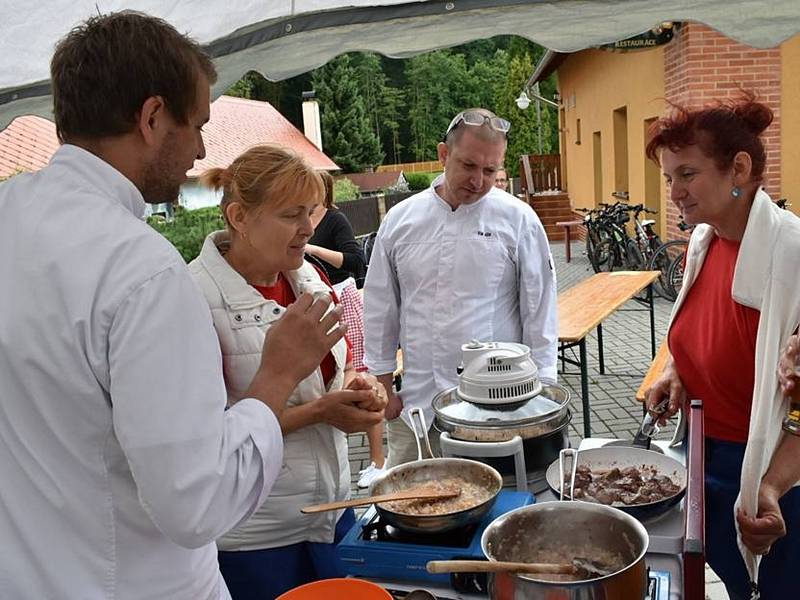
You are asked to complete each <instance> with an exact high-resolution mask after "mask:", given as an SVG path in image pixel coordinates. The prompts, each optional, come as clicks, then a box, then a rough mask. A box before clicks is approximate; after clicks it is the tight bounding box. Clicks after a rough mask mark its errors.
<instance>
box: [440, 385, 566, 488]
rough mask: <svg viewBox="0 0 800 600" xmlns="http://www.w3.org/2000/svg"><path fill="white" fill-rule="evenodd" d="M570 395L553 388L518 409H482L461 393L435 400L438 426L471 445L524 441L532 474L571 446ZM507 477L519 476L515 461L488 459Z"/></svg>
mask: <svg viewBox="0 0 800 600" xmlns="http://www.w3.org/2000/svg"><path fill="white" fill-rule="evenodd" d="M569 401H570V393H569V390H567V389H566V388H565V387H563V386H560V385H557V384H549V385H545V386H543V387H542V391H541V392H540V393H539V394H537V395H536V396H534V397H532V398H530V399H528V400H525V401H524V402H518V403H515V404H494V405H482V404H476V403H471V402H467V401H465V400H463V399H461V398H460V397H459V395H458V388H452V389H450V390H446V391H444V392H442V393H440V394H438V395H437V396H436V397H435V398H434V399H433V410H434V413H435V414H436V421H435V423H434V426H435V427H436V428H437V429H439V430H440V431H446V432H448V433H449V434H450V436H451V437H453V438H455V439H459V440H464V441H468V442H504V441H507V440H510V439H512V438H514V437H515V436H520V437H521V438H522V445H523V448H524V452H525V465H526V468H527V470H528V471H529V472H530V471H537V470H539V469H544V468H546V467H547V466H548V465H549V464H550V463H551V462H552V461H553V460H555V459H556V458H558V452H559V451H560V450H561V449H562V448H566V447H567V446H569V423H570V421H571V420H572V413H571V412H570V410H569V408H568V407H569ZM486 462H487V463H488V464H491V465H492V466H494V467H495V468H497V469H498V470H499V471H500V472H501V473H503V474H509V473H514V461H513V458H510V457H504V458H495V459H487V460H486Z"/></svg>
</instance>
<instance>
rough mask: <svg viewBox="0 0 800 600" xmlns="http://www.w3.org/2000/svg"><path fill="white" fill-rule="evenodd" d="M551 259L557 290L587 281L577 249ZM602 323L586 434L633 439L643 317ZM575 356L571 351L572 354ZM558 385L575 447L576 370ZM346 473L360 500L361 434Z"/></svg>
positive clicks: (593, 344)
mask: <svg viewBox="0 0 800 600" xmlns="http://www.w3.org/2000/svg"><path fill="white" fill-rule="evenodd" d="M552 253H553V258H554V260H555V262H556V266H557V272H558V289H559V291H563V290H566V289H568V288H570V287H572V286H573V285H575V284H576V283H578V282H579V281H582V280H583V279H586V278H587V277H589V276H591V275H592V269H591V266H590V265H589V261H588V260H587V258H586V256H585V254H584V252H583V244H582V243H579V242H575V243H573V246H572V261H571V262H570V263H569V264H567V263H566V262H565V255H564V244H563V242H554V243H553V246H552ZM622 308H623V310H620V311H617V312H616V313H615V314H613V315H612V316H611V317H609V318H608V319H607V320H606V321H604V323H603V347H604V352H605V365H606V373H605V374H604V375H600V373H599V369H598V364H599V362H598V354H597V351H598V348H597V339H596V334H595V333H592V334H591V335H590V336H589V341H588V342H587V351H588V355H589V377H590V383H589V395H590V402H591V426H592V433H593V435H595V436H598V437H633V435H634V434H635V433H636V430H637V429H638V427H639V423H640V421H641V418H642V408H641V405H640V404H639V403H638V402H636V400H635V397H636V390H637V389H638V388H639V384H640V383H641V381H642V378H643V377H644V374H645V373H646V372H647V369H648V367H649V365H650V360H651V356H650V331H649V328H650V325H649V316H648V313H647V312H646V311H641V312H628V309H640V308H643V307H642V306H641V305H640V304H638V303H637V302H634V301H631V302H629V303H628V304H626V305H625V306H624V307H622ZM671 308H672V303H671V302H667V301H665V300H663V299H660V298H658V299H656V303H655V321H656V344H657V345H658V344H660V343H661V340H662V339H663V338H664V335H665V333H666V328H667V322H668V320H669V315H670V310H671ZM576 351H577V349H576ZM559 382H560V383H562V384H563V385H565V386H566V387H567V388H569V390H570V392H571V393H572V401H571V403H572V412H573V419H572V423H571V426H570V430H571V432H570V438H571V440H572V442H573V445H577V443H578V442H579V441H580V439H581V438H582V436H583V413H582V406H581V397H580V373H579V372H578V369H577V367H572V366H570V365H567V372H566V373H559ZM671 435H672V428H671V427H668V428H665V429H664V430H663V431H662V432H661V433H660V434H659V436H658V437H659V439H661V438H665V439H669V437H670V436H671ZM349 441H350V467H351V471H352V473H353V493H354V495H358V494H363V491H361V490H358V489H357V488H356V486H355V481H356V480H357V478H358V472H359V470H360V469H363V468H364V467H366V466H367V465H368V464H369V448H368V445H367V442H366V438H365V436H364V435H363V434H356V435H351V436H350V440H349ZM706 582H707V583H706V594H707V596H706V597H707V598H708V599H709V600H727V597H728V596H727V594H726V593H725V590H724V586H723V585H722V583H720V582H719V578H718V577H717V576H716V575H715V574H714V573H713V571H711V570H710V569H707V572H706Z"/></svg>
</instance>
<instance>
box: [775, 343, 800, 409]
mask: <svg viewBox="0 0 800 600" xmlns="http://www.w3.org/2000/svg"><path fill="white" fill-rule="evenodd" d="M798 357H800V336H799V335H797V334H795V335H793V336H792V337H790V338H789V343H788V344H786V347H785V348H784V349H783V352H782V353H781V360H780V362H779V363H778V381H779V382H780V384H781V390H782V391H783V395H784V396H789V395H791V393H792V390H794V388H795V386H796V385H797V376H796V375H795V370H796V369H797V365H798V362H800V361H798Z"/></svg>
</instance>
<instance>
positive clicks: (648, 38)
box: [598, 23, 675, 50]
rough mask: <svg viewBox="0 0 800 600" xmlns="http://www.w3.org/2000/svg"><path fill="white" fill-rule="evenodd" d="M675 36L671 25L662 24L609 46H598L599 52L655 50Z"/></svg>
mask: <svg viewBox="0 0 800 600" xmlns="http://www.w3.org/2000/svg"><path fill="white" fill-rule="evenodd" d="M674 36H675V32H674V25H673V24H672V23H662V24H661V25H659V26H658V27H654V28H653V29H651V30H650V31H646V32H645V33H640V34H639V35H635V36H633V37H630V38H627V39H624V40H618V41H616V42H613V43H611V44H603V45H602V46H598V48H600V49H601V50H642V49H645V48H655V47H656V46H661V45H663V44H666V43H667V42H669V41H670V40H671V39H672V38H673V37H674Z"/></svg>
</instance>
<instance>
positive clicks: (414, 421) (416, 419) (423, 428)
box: [408, 407, 436, 460]
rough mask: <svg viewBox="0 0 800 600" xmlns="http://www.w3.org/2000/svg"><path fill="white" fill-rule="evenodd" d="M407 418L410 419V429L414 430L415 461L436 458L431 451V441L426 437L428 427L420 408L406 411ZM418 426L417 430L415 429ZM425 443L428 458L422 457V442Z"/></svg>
mask: <svg viewBox="0 0 800 600" xmlns="http://www.w3.org/2000/svg"><path fill="white" fill-rule="evenodd" d="M408 416H409V417H410V418H411V429H413V430H414V439H415V440H416V441H417V460H422V459H423V458H436V457H435V456H434V455H433V450H431V440H430V438H429V437H428V426H427V424H426V423H425V414H424V413H423V412H422V409H421V408H418V407H416V408H412V409H411V410H409V411H408ZM417 425H419V429H417ZM423 441H424V442H425V449H426V450H427V451H428V456H426V457H423V456H422V442H423Z"/></svg>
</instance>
